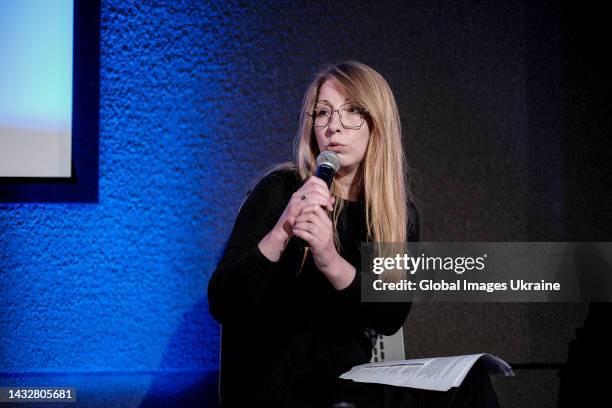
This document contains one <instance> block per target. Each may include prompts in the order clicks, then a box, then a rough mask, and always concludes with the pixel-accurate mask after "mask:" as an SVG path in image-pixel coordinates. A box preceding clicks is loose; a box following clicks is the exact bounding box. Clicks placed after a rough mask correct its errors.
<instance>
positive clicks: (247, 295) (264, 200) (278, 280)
mask: <svg viewBox="0 0 612 408" xmlns="http://www.w3.org/2000/svg"><path fill="white" fill-rule="evenodd" d="M301 185H302V182H301V180H300V179H299V177H298V175H297V173H295V172H294V171H291V170H278V171H275V172H272V173H271V174H269V175H267V176H266V177H264V178H263V179H262V180H261V181H260V182H259V183H258V184H257V186H255V188H254V189H253V191H252V192H251V193H250V195H249V196H248V197H247V199H246V201H245V202H244V204H243V205H242V207H241V209H240V212H239V214H238V217H237V219H236V223H235V225H234V228H233V230H232V234H231V237H230V239H229V242H228V244H227V247H226V249H225V252H224V254H223V257H222V259H221V261H220V262H219V264H218V266H217V269H216V270H215V271H214V273H213V275H212V277H211V279H210V282H209V286H208V302H209V309H210V313H211V314H212V316H213V317H214V318H215V319H216V320H217V321H218V322H219V323H221V325H222V335H221V350H222V351H221V385H220V392H221V399H222V403H223V406H224V407H233V406H243V404H247V405H244V406H257V405H265V406H268V407H275V406H285V405H286V404H287V400H288V399H290V400H292V401H293V400H307V399H312V397H313V396H316V398H318V401H319V402H321V401H326V398H329V396H330V395H331V394H330V393H331V392H332V388H333V387H334V383H335V381H336V379H337V377H338V376H339V375H340V374H341V373H343V372H344V371H347V370H349V369H350V368H351V367H352V366H354V365H357V364H363V363H366V362H369V361H370V358H371V351H372V342H371V339H370V337H368V335H366V333H365V330H366V329H368V328H371V329H373V330H375V331H376V332H377V333H380V334H383V335H390V334H393V333H395V332H396V331H397V330H398V329H399V328H400V327H401V326H402V325H403V323H404V321H405V320H406V317H407V315H408V312H409V310H410V306H411V305H410V303H365V302H364V303H362V302H361V301H360V296H361V293H360V284H361V280H362V276H361V273H360V272H359V271H360V252H359V244H360V243H361V242H363V241H365V240H366V230H365V214H364V205H363V199H362V200H360V201H358V202H352V201H345V207H344V210H343V211H342V212H341V213H340V218H339V222H338V235H339V239H340V244H341V248H339V254H340V255H341V256H342V257H343V258H345V259H346V260H347V261H348V262H349V263H351V264H352V265H353V266H354V267H355V268H356V269H357V274H356V276H355V279H354V280H353V281H352V283H351V284H350V285H349V286H348V287H346V288H344V289H342V290H336V289H335V288H334V287H333V286H332V285H331V283H330V282H329V281H328V280H327V278H326V277H325V275H323V273H321V272H320V271H319V270H318V269H317V268H316V266H315V264H314V260H313V258H312V255H311V254H310V253H308V256H307V258H306V261H305V263H304V266H303V268H302V271H301V272H300V273H299V274H298V271H299V268H300V264H301V262H302V258H303V248H302V247H301V246H300V245H299V243H298V241H297V240H296V239H291V240H290V241H289V243H288V244H287V247H286V248H285V250H284V252H283V254H282V255H281V258H280V259H279V261H278V262H272V261H270V260H269V259H267V258H266V257H265V256H264V255H263V254H262V253H261V251H260V250H259V248H258V246H257V244H258V243H259V241H261V239H262V238H263V237H264V236H265V235H266V234H268V232H270V230H271V229H272V228H273V227H274V225H275V224H276V222H277V221H278V219H279V217H280V215H281V213H282V212H283V210H284V209H285V207H286V205H287V203H288V202H289V199H290V197H291V195H292V194H293V193H294V192H295V191H296V190H297V189H299V188H300V186H301ZM409 211H412V212H413V214H415V215H416V211H415V209H414V206H412V205H411V206H410V208H409ZM413 219H414V220H415V221H414V222H412V223H410V225H409V227H408V240H409V241H416V240H418V218H416V217H413ZM290 405H291V404H290Z"/></svg>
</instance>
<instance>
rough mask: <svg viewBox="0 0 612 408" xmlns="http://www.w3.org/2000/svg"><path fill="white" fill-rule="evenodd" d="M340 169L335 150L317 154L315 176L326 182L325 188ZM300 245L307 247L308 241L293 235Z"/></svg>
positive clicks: (329, 185)
mask: <svg viewBox="0 0 612 408" xmlns="http://www.w3.org/2000/svg"><path fill="white" fill-rule="evenodd" d="M338 169H340V158H339V157H338V155H337V154H336V152H332V151H331V150H325V151H324V152H321V153H320V154H319V155H318V156H317V172H316V173H315V176H317V177H318V178H320V179H321V180H323V181H324V182H325V183H326V184H327V188H330V187H331V183H332V181H333V179H334V175H335V174H336V172H337V171H338ZM295 238H296V240H297V242H298V244H299V245H300V246H301V247H304V248H308V247H309V244H308V242H306V241H304V240H303V239H302V238H300V237H295Z"/></svg>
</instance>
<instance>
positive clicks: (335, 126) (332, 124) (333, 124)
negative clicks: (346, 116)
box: [329, 111, 342, 133]
mask: <svg viewBox="0 0 612 408" xmlns="http://www.w3.org/2000/svg"><path fill="white" fill-rule="evenodd" d="M334 113H337V114H338V116H337V118H336V117H334ZM341 127H342V122H341V121H340V112H338V111H333V112H332V113H331V118H329V130H330V131H331V132H332V133H336V132H339V131H340V128H341Z"/></svg>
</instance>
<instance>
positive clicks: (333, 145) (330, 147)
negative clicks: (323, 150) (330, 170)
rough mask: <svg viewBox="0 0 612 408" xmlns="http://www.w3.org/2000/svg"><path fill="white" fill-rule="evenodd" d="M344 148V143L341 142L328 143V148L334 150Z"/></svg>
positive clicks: (337, 150)
mask: <svg viewBox="0 0 612 408" xmlns="http://www.w3.org/2000/svg"><path fill="white" fill-rule="evenodd" d="M343 148H344V145H341V144H330V145H327V150H331V151H332V152H339V151H341V150H342V149H343Z"/></svg>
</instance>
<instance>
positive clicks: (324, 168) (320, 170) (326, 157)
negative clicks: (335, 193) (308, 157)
mask: <svg viewBox="0 0 612 408" xmlns="http://www.w3.org/2000/svg"><path fill="white" fill-rule="evenodd" d="M338 169H340V158H339V157H338V155H337V154H336V152H332V151H331V150H325V151H324V152H322V153H320V154H319V155H318V156H317V172H316V174H315V176H317V177H318V178H320V179H322V180H323V181H324V182H325V183H327V188H330V187H331V183H332V180H333V179H334V174H336V172H337V171H338Z"/></svg>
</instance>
